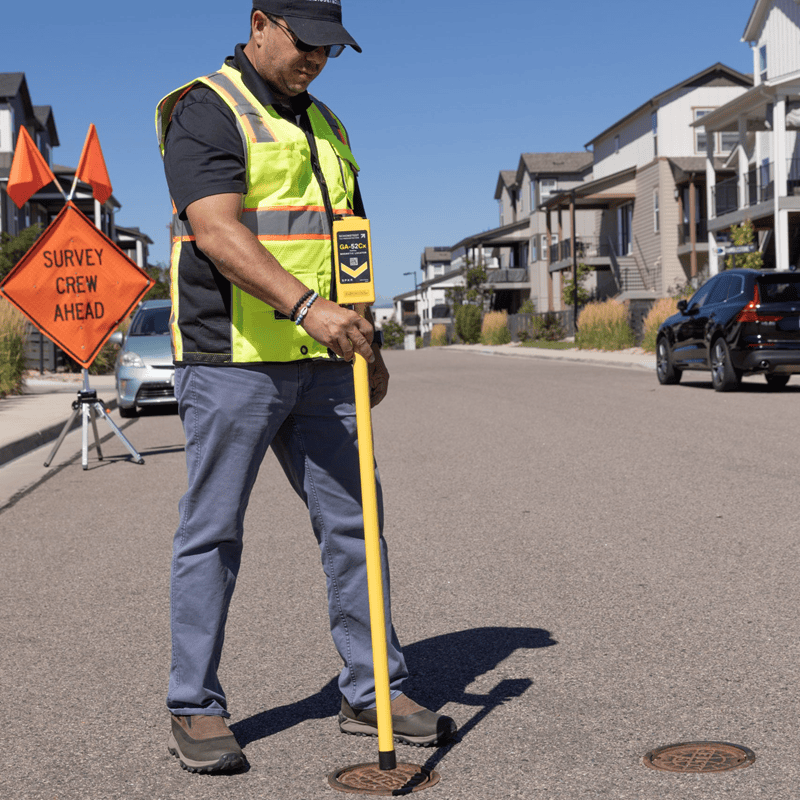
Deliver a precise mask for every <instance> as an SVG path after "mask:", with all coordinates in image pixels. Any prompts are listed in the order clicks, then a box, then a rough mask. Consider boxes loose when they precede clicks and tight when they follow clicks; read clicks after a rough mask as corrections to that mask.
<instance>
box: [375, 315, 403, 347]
mask: <svg viewBox="0 0 800 800" xmlns="http://www.w3.org/2000/svg"><path fill="white" fill-rule="evenodd" d="M381 330H382V331H383V346H384V347H402V346H403V344H404V343H405V340H406V334H405V331H404V330H403V326H402V325H401V324H400V323H399V322H395V321H394V320H393V319H387V320H386V322H384V323H383V327H382V328H381Z"/></svg>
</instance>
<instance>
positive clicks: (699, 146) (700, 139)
mask: <svg viewBox="0 0 800 800" xmlns="http://www.w3.org/2000/svg"><path fill="white" fill-rule="evenodd" d="M713 110H714V109H713V108H696V109H694V118H695V120H698V119H701V118H702V117H704V116H705V115H706V114H708V113H710V112H711V111H713ZM707 141H708V138H707V135H706V132H705V131H704V130H702V129H701V128H695V130H694V151H695V153H700V154H701V155H705V153H706V144H707ZM711 145H712V149H711V152H712V153H713V152H714V148H713V145H714V140H713V139H712V140H711Z"/></svg>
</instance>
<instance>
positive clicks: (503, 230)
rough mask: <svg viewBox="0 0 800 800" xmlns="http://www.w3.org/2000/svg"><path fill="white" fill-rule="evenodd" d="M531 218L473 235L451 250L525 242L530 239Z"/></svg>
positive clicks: (457, 243)
mask: <svg viewBox="0 0 800 800" xmlns="http://www.w3.org/2000/svg"><path fill="white" fill-rule="evenodd" d="M529 224H530V217H525V218H524V219H521V220H518V221H517V222H512V223H510V224H509V225H502V226H501V227H499V228H492V229H491V230H488V231H483V232H482V233H473V234H472V235H471V236H467V237H466V238H464V239H462V240H461V241H460V242H456V244H454V245H453V246H452V247H451V248H450V249H451V250H457V249H458V248H459V247H476V246H477V245H481V246H483V245H495V246H502V245H509V244H514V243H515V242H524V241H527V239H528V238H529V235H528V226H529Z"/></svg>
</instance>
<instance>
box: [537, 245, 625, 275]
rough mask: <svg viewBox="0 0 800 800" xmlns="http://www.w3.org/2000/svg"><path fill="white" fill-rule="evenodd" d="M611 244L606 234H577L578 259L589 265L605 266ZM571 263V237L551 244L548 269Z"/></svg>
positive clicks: (576, 249) (551, 269)
mask: <svg viewBox="0 0 800 800" xmlns="http://www.w3.org/2000/svg"><path fill="white" fill-rule="evenodd" d="M611 251H612V246H611V242H610V240H609V238H608V237H607V236H579V237H577V239H576V241H575V252H576V254H577V257H578V261H580V262H581V263H584V264H589V265H590V266H606V265H607V264H608V263H609V260H610V259H611ZM571 264H572V239H565V240H564V241H563V242H558V243H557V244H554V245H551V247H550V271H551V272H552V271H554V270H560V269H565V268H566V267H568V266H570V265H571Z"/></svg>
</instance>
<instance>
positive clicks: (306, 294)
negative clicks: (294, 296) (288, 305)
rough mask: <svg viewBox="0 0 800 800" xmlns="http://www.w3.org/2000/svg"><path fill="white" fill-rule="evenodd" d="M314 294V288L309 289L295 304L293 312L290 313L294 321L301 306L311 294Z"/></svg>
mask: <svg viewBox="0 0 800 800" xmlns="http://www.w3.org/2000/svg"><path fill="white" fill-rule="evenodd" d="M312 294H314V290H313V289H309V290H308V291H307V292H306V293H305V294H304V295H303V296H302V297H301V298H300V299H299V300H298V301H297V302H296V303H295V304H294V308H293V309H292V313H291V314H289V319H290V320H291V321H292V322H294V319H295V317H296V316H297V312H298V311H299V310H300V306H301V305H303V303H305V301H306V300H308V298H309V297H311V295H312Z"/></svg>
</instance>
